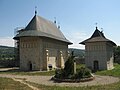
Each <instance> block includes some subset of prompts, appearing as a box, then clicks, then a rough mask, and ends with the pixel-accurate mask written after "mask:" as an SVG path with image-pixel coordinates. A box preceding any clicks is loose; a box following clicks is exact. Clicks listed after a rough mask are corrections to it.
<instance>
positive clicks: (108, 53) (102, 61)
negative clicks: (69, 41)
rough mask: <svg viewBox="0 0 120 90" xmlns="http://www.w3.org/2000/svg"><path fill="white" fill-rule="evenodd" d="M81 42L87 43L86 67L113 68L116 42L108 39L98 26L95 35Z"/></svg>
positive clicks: (97, 68) (95, 68)
mask: <svg viewBox="0 0 120 90" xmlns="http://www.w3.org/2000/svg"><path fill="white" fill-rule="evenodd" d="M80 44H83V45H85V54H86V56H85V65H86V67H88V68H90V69H91V70H94V71H97V70H110V69H113V60H114V56H113V47H114V46H116V44H115V43H114V42H112V41H111V40H109V39H107V38H106V37H105V36H104V34H103V32H102V31H99V30H98V28H97V27H96V30H95V32H94V33H93V35H92V36H91V37H90V38H89V39H87V40H85V41H83V42H81V43H80Z"/></svg>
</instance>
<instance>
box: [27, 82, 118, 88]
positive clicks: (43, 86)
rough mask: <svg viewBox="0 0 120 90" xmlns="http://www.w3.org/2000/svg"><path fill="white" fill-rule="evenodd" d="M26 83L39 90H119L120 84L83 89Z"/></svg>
mask: <svg viewBox="0 0 120 90" xmlns="http://www.w3.org/2000/svg"><path fill="white" fill-rule="evenodd" d="M27 83H29V84H31V85H32V86H35V87H37V88H39V89H41V90H120V82H117V83H114V84H109V85H99V86H84V87H60V86H45V85H39V84H35V83H31V82H27Z"/></svg>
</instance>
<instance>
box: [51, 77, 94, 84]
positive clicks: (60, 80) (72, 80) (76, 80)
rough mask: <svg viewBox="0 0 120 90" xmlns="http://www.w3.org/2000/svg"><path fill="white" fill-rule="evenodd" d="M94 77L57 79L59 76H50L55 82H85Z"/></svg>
mask: <svg viewBox="0 0 120 90" xmlns="http://www.w3.org/2000/svg"><path fill="white" fill-rule="evenodd" d="M94 79H95V77H94V76H92V77H89V78H81V79H59V78H55V77H52V79H51V80H54V81H55V82H69V83H79V82H87V81H91V80H94Z"/></svg>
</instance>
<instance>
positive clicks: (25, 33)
mask: <svg viewBox="0 0 120 90" xmlns="http://www.w3.org/2000/svg"><path fill="white" fill-rule="evenodd" d="M14 39H15V40H17V41H18V44H19V47H18V48H19V58H20V69H21V70H25V71H27V70H28V71H29V70H49V69H50V68H51V69H55V68H63V67H64V63H65V60H67V58H68V45H70V44H72V43H71V42H70V41H69V40H67V39H66V38H65V36H64V35H63V33H62V32H61V31H60V28H59V27H57V26H56V24H55V23H53V22H51V21H49V20H46V19H44V18H43V17H40V16H38V15H36V12H35V16H34V17H33V18H32V20H31V21H30V22H29V24H28V25H27V26H26V27H25V28H24V29H21V30H19V31H18V34H17V35H16V36H15V37H14Z"/></svg>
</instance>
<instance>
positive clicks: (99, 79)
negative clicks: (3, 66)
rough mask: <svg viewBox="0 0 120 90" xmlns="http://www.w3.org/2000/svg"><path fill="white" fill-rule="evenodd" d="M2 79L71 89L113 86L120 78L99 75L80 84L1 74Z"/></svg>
mask: <svg viewBox="0 0 120 90" xmlns="http://www.w3.org/2000/svg"><path fill="white" fill-rule="evenodd" d="M0 77H7V78H21V79H26V81H29V82H33V83H37V84H41V85H47V86H54V85H55V86H69V87H79V86H93V85H106V84H111V83H115V82H118V81H119V78H117V77H112V76H99V75H95V79H94V80H92V81H89V82H80V83H57V82H54V81H51V80H50V79H51V78H52V76H26V75H23V76H20V75H8V74H7V75H6V74H0ZM36 90H37V89H36Z"/></svg>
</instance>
